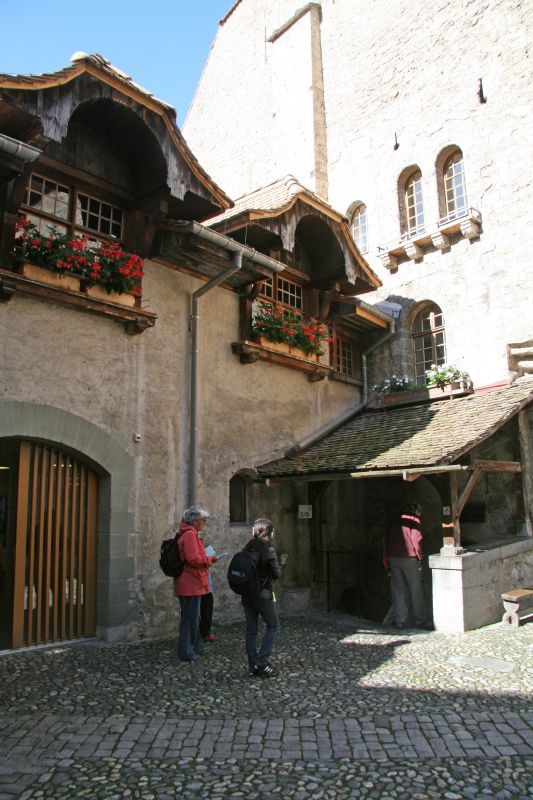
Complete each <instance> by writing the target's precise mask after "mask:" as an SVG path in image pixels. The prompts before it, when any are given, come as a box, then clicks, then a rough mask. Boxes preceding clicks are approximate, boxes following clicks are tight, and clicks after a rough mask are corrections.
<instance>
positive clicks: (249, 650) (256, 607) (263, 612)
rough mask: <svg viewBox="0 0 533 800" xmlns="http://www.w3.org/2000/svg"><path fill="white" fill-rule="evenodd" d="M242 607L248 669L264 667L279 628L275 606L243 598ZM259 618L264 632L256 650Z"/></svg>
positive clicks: (267, 601) (255, 599)
mask: <svg viewBox="0 0 533 800" xmlns="http://www.w3.org/2000/svg"><path fill="white" fill-rule="evenodd" d="M242 607H243V609H244V616H245V618H246V655H247V656H248V668H249V669H253V668H254V667H264V666H266V665H267V664H268V659H269V658H270V654H271V653H272V647H273V646H274V640H275V638H276V634H277V632H278V628H279V622H278V614H277V611H276V606H275V605H274V602H273V601H272V600H263V599H261V598H259V597H243V598H242ZM259 617H261V619H262V620H263V622H264V623H265V626H266V630H265V633H264V636H263V640H262V642H261V647H260V648H259V651H258V650H257V625H258V622H259Z"/></svg>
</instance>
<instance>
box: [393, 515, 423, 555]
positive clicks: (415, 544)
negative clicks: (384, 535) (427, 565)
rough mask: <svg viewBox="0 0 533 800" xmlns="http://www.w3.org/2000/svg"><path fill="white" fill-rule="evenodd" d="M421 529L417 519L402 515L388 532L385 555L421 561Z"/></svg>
mask: <svg viewBox="0 0 533 800" xmlns="http://www.w3.org/2000/svg"><path fill="white" fill-rule="evenodd" d="M422 538H423V535H422V528H421V525H420V520H419V518H418V517H415V516H410V515H409V514H402V516H401V519H400V520H398V522H395V523H394V524H393V525H392V526H391V529H390V531H389V536H388V541H387V543H386V547H385V550H386V553H387V555H388V556H389V558H390V556H395V557H396V558H418V560H419V561H422V558H423V553H422Z"/></svg>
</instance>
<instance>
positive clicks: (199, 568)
mask: <svg viewBox="0 0 533 800" xmlns="http://www.w3.org/2000/svg"><path fill="white" fill-rule="evenodd" d="M179 530H180V533H181V536H180V537H179V539H178V542H177V546H178V550H179V553H180V556H181V557H182V559H183V560H184V561H185V562H186V564H185V566H184V567H183V571H182V573H181V575H178V577H177V578H175V579H174V591H175V593H176V595H177V596H178V597H180V596H181V597H193V596H196V595H199V594H207V593H208V592H209V580H208V572H209V567H210V566H211V564H212V563H213V559H212V557H211V556H208V555H206V552H205V547H204V545H203V542H202V540H201V539H200V537H199V535H198V531H196V530H195V529H194V528H193V527H192V526H191V525H188V524H187V523H185V522H182V523H181V524H180V527H179Z"/></svg>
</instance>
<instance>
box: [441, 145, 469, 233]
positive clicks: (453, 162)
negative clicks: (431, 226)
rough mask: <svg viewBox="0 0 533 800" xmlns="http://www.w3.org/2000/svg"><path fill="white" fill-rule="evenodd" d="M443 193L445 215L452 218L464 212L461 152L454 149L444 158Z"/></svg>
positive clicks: (464, 188)
mask: <svg viewBox="0 0 533 800" xmlns="http://www.w3.org/2000/svg"><path fill="white" fill-rule="evenodd" d="M443 180H444V195H445V198H446V217H447V218H448V219H454V218H455V217H460V216H462V215H463V214H464V212H465V209H466V187H465V176H464V169H463V154H462V153H461V151H460V150H456V151H455V152H454V153H452V155H451V156H450V157H449V158H448V159H447V160H446V162H445V164H444V171H443Z"/></svg>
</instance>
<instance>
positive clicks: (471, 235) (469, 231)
mask: <svg viewBox="0 0 533 800" xmlns="http://www.w3.org/2000/svg"><path fill="white" fill-rule="evenodd" d="M480 233H481V223H480V222H479V220H477V219H475V218H474V217H468V218H467V219H463V220H462V221H461V234H462V235H463V236H464V237H465V239H470V240H472V239H478V238H479V235H480Z"/></svg>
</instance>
